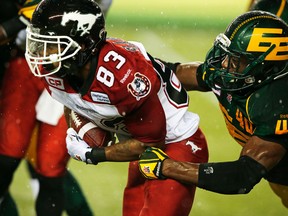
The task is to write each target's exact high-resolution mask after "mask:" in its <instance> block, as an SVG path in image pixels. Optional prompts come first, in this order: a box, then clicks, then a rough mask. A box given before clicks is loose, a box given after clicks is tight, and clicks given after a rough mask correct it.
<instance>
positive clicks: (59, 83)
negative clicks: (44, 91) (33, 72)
mask: <svg viewBox="0 0 288 216" xmlns="http://www.w3.org/2000/svg"><path fill="white" fill-rule="evenodd" d="M45 79H46V81H47V83H48V85H50V86H53V87H55V88H57V89H61V90H64V89H65V87H64V82H63V79H59V78H55V77H45Z"/></svg>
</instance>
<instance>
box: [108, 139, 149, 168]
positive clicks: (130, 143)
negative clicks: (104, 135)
mask: <svg viewBox="0 0 288 216" xmlns="http://www.w3.org/2000/svg"><path fill="white" fill-rule="evenodd" d="M144 151H145V144H144V143H143V142H140V141H138V140H135V139H129V140H125V141H121V142H118V143H116V144H114V145H111V146H108V147H105V155H106V159H107V161H119V162H121V161H132V160H138V159H139V155H140V154H141V153H142V152H144Z"/></svg>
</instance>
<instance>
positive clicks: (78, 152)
mask: <svg viewBox="0 0 288 216" xmlns="http://www.w3.org/2000/svg"><path fill="white" fill-rule="evenodd" d="M66 148H67V150H68V154H69V155H70V156H71V157H72V158H74V159H76V160H79V161H83V162H86V163H88V162H87V159H86V156H85V154H86V152H91V150H92V148H91V147H90V146H89V145H88V144H87V143H86V142H85V141H84V140H82V139H81V138H80V137H79V136H78V134H77V132H76V131H75V130H74V129H73V128H68V130H67V136H66ZM88 161H89V160H88Z"/></svg>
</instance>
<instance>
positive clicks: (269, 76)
mask: <svg viewBox="0 0 288 216" xmlns="http://www.w3.org/2000/svg"><path fill="white" fill-rule="evenodd" d="M224 62H225V63H226V66H224V65H223V63H224ZM243 65H244V66H243ZM204 66H205V70H206V76H207V79H206V80H208V85H209V86H210V87H211V88H214V89H222V90H226V91H239V90H240V92H242V93H243V92H247V90H248V89H249V90H251V88H252V87H253V89H255V88H259V87H260V86H262V85H264V84H266V83H268V82H271V81H272V80H275V79H278V78H281V77H283V76H285V75H286V74H288V67H287V66H288V26H287V25H286V24H285V22H283V21H282V20H281V19H280V18H278V17H277V16H275V15H274V14H271V13H269V12H264V11H250V12H246V13H244V14H242V15H240V16H239V17H237V18H236V19H235V20H234V21H232V23H231V24H230V25H229V26H228V27H227V29H226V31H225V33H224V34H223V33H221V34H219V35H218V36H217V37H216V40H215V42H214V46H213V47H212V49H211V50H210V51H209V52H208V54H207V57H206V61H205V64H204ZM244 89H245V90H244Z"/></svg>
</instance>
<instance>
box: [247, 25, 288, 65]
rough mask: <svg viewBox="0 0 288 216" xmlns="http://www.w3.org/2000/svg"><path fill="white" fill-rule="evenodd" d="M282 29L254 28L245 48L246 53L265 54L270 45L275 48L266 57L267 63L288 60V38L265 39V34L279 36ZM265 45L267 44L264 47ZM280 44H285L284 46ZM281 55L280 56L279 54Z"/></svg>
mask: <svg viewBox="0 0 288 216" xmlns="http://www.w3.org/2000/svg"><path fill="white" fill-rule="evenodd" d="M282 32H283V29H281V28H254V30H253V33H252V37H251V39H250V42H249V44H248V47H247V51H248V52H266V51H267V50H268V49H269V48H270V46H271V45H273V44H275V45H276V47H275V48H274V49H273V50H272V51H271V52H270V53H269V54H268V55H267V56H266V58H265V60H267V61H273V60H274V61H281V60H288V45H287V44H288V37H267V36H263V35H265V34H274V35H275V34H279V35H280V36H281V34H282ZM265 44H268V45H266V46H265ZM281 44H285V45H284V46H283V45H282V46H281ZM281 53H282V54H281Z"/></svg>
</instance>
